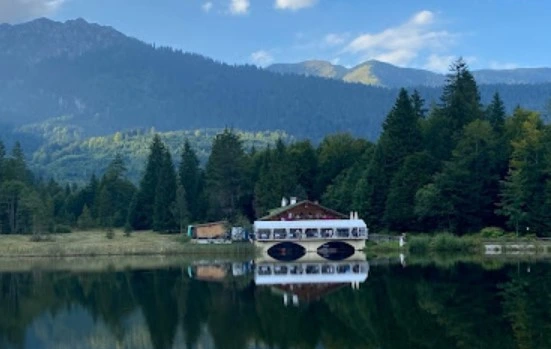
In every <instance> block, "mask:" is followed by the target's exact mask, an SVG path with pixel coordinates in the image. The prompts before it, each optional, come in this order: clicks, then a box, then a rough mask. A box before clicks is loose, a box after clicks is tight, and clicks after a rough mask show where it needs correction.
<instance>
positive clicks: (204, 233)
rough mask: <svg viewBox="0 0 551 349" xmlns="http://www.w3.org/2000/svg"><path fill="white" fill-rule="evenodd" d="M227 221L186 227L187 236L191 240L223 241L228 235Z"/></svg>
mask: <svg viewBox="0 0 551 349" xmlns="http://www.w3.org/2000/svg"><path fill="white" fill-rule="evenodd" d="M228 227H229V224H228V222H227V221H220V222H211V223H204V224H194V225H190V226H188V230H187V234H188V236H189V237H191V238H192V239H223V238H226V237H227V235H228V231H229V229H228Z"/></svg>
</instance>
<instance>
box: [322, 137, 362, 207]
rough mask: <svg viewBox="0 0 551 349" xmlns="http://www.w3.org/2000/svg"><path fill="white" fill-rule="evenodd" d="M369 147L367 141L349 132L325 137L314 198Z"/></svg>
mask: <svg viewBox="0 0 551 349" xmlns="http://www.w3.org/2000/svg"><path fill="white" fill-rule="evenodd" d="M368 147H369V143H368V142H367V141H365V140H361V139H356V138H354V137H352V136H351V135H350V134H347V133H338V134H334V135H330V136H327V137H325V138H324V139H323V141H322V142H321V144H320V145H319V147H318V170H317V176H316V177H317V189H316V192H315V193H314V194H313V195H312V196H313V198H314V199H318V198H320V197H321V195H322V194H323V193H324V192H325V190H326V189H327V186H328V185H329V184H331V182H332V181H333V180H334V179H335V178H336V177H337V176H338V175H339V174H340V173H341V172H342V171H344V170H346V169H347V168H349V167H350V166H352V165H354V164H355V163H356V162H357V161H358V159H359V158H360V157H361V156H362V154H363V153H364V152H365V150H366V149H367V148H368Z"/></svg>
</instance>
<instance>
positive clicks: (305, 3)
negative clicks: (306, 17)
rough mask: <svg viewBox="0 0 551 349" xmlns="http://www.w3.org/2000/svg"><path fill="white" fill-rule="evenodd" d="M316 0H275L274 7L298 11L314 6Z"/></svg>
mask: <svg viewBox="0 0 551 349" xmlns="http://www.w3.org/2000/svg"><path fill="white" fill-rule="evenodd" d="M317 2H318V0H276V2H275V8H277V9H280V10H291V11H298V10H300V9H303V8H307V7H312V6H314V5H315V4H316V3H317Z"/></svg>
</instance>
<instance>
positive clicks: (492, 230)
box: [480, 227, 505, 239]
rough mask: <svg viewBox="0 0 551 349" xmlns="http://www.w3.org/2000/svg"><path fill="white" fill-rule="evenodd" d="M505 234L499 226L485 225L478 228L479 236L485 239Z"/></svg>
mask: <svg viewBox="0 0 551 349" xmlns="http://www.w3.org/2000/svg"><path fill="white" fill-rule="evenodd" d="M504 235H505V231H504V230H503V229H502V228H500V227H485V228H482V229H481V230H480V237H482V238H486V239H495V238H500V237H503V236H504Z"/></svg>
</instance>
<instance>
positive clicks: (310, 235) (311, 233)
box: [306, 228, 318, 238]
mask: <svg viewBox="0 0 551 349" xmlns="http://www.w3.org/2000/svg"><path fill="white" fill-rule="evenodd" d="M306 237H307V238H315V237H318V230H317V229H313V228H310V229H306Z"/></svg>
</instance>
